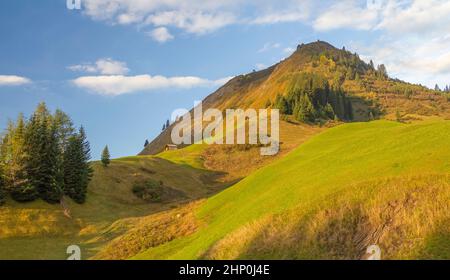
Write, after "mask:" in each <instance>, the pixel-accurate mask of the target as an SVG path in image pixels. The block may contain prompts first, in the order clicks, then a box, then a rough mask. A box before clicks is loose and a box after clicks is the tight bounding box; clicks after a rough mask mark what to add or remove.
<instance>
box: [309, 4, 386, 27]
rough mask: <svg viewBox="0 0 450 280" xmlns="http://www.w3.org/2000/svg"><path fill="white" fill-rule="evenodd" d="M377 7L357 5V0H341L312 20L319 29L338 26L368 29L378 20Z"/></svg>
mask: <svg viewBox="0 0 450 280" xmlns="http://www.w3.org/2000/svg"><path fill="white" fill-rule="evenodd" d="M378 11H379V10H378V9H373V8H369V7H367V6H365V7H364V6H359V5H358V3H357V1H342V2H339V3H337V4H335V5H333V6H331V7H330V8H329V9H327V10H326V11H325V12H324V13H322V14H320V15H319V16H318V17H317V18H316V20H315V21H314V22H313V27H314V29H316V30H319V31H327V30H334V29H340V28H353V29H361V30H369V29H371V28H373V27H374V26H375V25H376V23H377V20H378Z"/></svg>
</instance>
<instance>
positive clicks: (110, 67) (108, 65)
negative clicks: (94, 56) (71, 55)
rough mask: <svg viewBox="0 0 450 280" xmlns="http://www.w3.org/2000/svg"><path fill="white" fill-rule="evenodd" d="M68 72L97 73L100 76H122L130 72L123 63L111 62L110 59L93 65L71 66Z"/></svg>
mask: <svg viewBox="0 0 450 280" xmlns="http://www.w3.org/2000/svg"><path fill="white" fill-rule="evenodd" d="M68 69H69V70H72V71H77V72H86V73H98V74H102V75H124V74H126V73H128V72H129V71H130V69H128V67H127V64H126V63H125V62H120V61H116V60H113V59H111V58H103V59H99V60H97V61H96V62H95V63H85V64H78V65H72V66H69V67H68Z"/></svg>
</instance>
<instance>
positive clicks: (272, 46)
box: [258, 43, 281, 53]
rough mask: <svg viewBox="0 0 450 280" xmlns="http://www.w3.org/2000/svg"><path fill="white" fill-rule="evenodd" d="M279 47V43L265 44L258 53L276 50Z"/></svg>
mask: <svg viewBox="0 0 450 280" xmlns="http://www.w3.org/2000/svg"><path fill="white" fill-rule="evenodd" d="M279 47H281V44H280V43H265V44H264V46H263V47H262V48H261V49H259V50H258V52H259V53H262V52H267V51H270V50H273V49H278V48H279Z"/></svg>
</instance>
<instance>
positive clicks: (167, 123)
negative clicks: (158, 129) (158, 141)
mask: <svg viewBox="0 0 450 280" xmlns="http://www.w3.org/2000/svg"><path fill="white" fill-rule="evenodd" d="M169 126H170V121H169V120H167V121H166V123H165V124H164V125H163V128H162V130H163V131H164V130H166V129H168V128H169Z"/></svg>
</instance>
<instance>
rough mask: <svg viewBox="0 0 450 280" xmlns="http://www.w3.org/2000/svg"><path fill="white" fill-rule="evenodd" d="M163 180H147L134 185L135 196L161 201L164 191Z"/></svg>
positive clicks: (151, 200)
mask: <svg viewBox="0 0 450 280" xmlns="http://www.w3.org/2000/svg"><path fill="white" fill-rule="evenodd" d="M163 188H164V187H163V182H162V181H160V182H157V181H154V180H147V181H145V182H144V183H139V184H136V185H134V186H133V193H134V195H135V196H137V197H139V198H140V199H142V200H145V201H147V202H160V201H161V195H162V193H163Z"/></svg>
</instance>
